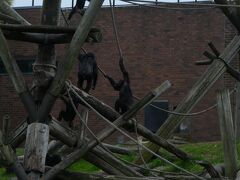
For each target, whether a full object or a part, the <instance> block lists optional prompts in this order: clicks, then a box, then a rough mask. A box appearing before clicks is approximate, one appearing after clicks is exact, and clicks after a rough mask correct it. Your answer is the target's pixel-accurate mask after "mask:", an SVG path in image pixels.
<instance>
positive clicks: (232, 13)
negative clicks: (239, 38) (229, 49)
mask: <svg viewBox="0 0 240 180" xmlns="http://www.w3.org/2000/svg"><path fill="white" fill-rule="evenodd" d="M214 2H215V3H216V4H220V5H228V1H226V0H214ZM236 2H238V1H236ZM237 4H238V5H239V3H237ZM220 9H221V10H222V12H223V13H224V14H225V16H227V18H228V19H229V20H230V22H231V23H232V24H233V25H234V26H235V27H236V29H237V30H238V32H240V23H239V15H238V13H237V11H238V10H237V7H234V8H233V7H227V6H221V7H220Z"/></svg>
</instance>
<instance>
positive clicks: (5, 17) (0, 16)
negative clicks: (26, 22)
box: [0, 13, 21, 24]
mask: <svg viewBox="0 0 240 180" xmlns="http://www.w3.org/2000/svg"><path fill="white" fill-rule="evenodd" d="M0 20H2V21H4V22H7V23H10V24H21V21H19V20H17V19H15V18H13V17H11V16H8V15H6V14H3V13H0Z"/></svg>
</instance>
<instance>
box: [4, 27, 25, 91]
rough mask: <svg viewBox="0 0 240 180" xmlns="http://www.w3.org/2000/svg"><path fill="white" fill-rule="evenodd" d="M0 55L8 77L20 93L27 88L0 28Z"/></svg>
mask: <svg viewBox="0 0 240 180" xmlns="http://www.w3.org/2000/svg"><path fill="white" fill-rule="evenodd" d="M0 44H1V46H0V57H1V60H2V61H3V64H4V66H5V68H6V71H7V72H8V74H9V77H10V79H11V80H12V83H13V85H14V88H15V90H16V91H17V93H18V94H21V93H23V92H25V91H26V90H27V87H26V83H25V80H24V78H23V75H22V73H21V71H20V69H19V67H18V65H17V63H16V61H15V60H14V59H13V57H12V56H11V54H10V51H9V48H8V45H7V41H6V39H5V38H4V35H3V33H2V31H1V30H0Z"/></svg>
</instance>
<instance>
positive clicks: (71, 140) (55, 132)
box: [49, 118, 77, 147]
mask: <svg viewBox="0 0 240 180" xmlns="http://www.w3.org/2000/svg"><path fill="white" fill-rule="evenodd" d="M49 126H50V135H51V136H53V137H55V138H56V139H58V140H60V141H62V142H63V143H64V144H67V145H68V146H70V147H71V146H75V145H76V144H77V133H76V132H74V131H73V130H71V129H70V128H68V127H64V126H62V125H61V124H60V123H59V122H58V121H57V120H55V119H54V118H53V119H52V121H51V122H50V123H49Z"/></svg>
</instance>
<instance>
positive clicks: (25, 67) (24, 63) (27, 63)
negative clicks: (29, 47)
mask: <svg viewBox="0 0 240 180" xmlns="http://www.w3.org/2000/svg"><path fill="white" fill-rule="evenodd" d="M33 63H34V59H19V60H17V64H18V67H19V69H20V70H21V71H22V73H24V74H29V73H32V72H33V70H32V64H33ZM0 74H7V71H6V69H5V66H4V64H3V62H2V60H0Z"/></svg>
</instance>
